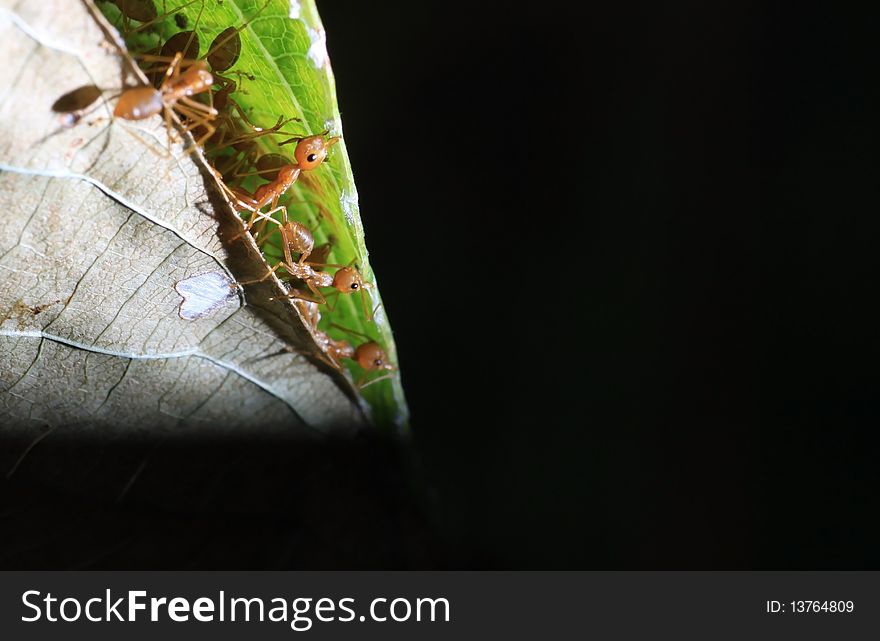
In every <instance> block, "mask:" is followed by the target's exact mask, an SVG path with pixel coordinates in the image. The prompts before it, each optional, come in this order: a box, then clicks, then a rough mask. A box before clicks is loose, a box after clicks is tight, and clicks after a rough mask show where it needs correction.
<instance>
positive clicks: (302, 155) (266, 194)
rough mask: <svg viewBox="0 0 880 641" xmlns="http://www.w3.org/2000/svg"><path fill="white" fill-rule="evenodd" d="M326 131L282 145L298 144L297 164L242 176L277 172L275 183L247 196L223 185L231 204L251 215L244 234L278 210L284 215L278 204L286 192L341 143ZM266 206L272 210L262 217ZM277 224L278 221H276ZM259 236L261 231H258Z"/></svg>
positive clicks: (296, 149)
mask: <svg viewBox="0 0 880 641" xmlns="http://www.w3.org/2000/svg"><path fill="white" fill-rule="evenodd" d="M327 133H329V132H326V131H325V132H324V133H321V134H317V135H315V136H306V137H302V138H291V139H289V140H285V141H284V142H283V143H279V144H287V143H290V142H293V141H294V140H296V141H298V142H297V145H296V148H295V149H294V152H293V155H294V158H296V161H297V162H296V163H291V164H287V165H283V166H281V167H280V168H271V169H268V170H257V171H256V172H251V173H248V174H240V175H241V176H248V175H256V174H260V173H264V172H265V173H268V172H273V173H274V172H276V171H277V176H276V177H275V179H274V180H272V181H270V182H268V183H266V184H264V185H260V186H259V187H257V189H256V191H254V193H253V194H250V193H248V192H247V191H245V190H244V189H241V188H239V187H228V186H227V185H225V184H224V183H222V181H221V184H222V185H223V187H224V190H225V191H226V193H227V195H228V196H229V197H230V200H231V201H232V204H233V205H234V206H236V207H238V208H239V211H249V212H251V214H253V215H252V216H250V217H249V220H248V221H247V224H246V225H245V231H250V230H251V228H252V227H253V226H254V224H255V223H256V222H257V220H266V221H268V220H272V218H271V215H272V214H274V213H275V212H278V211H283V212H285V215H286V211H287V210H286V208H285V207H283V206H279V205H278V201H279V199H280V198H281V196H283V195H284V194H285V192H287V190H288V189H290V187H291V186H292V185H293V183H295V182H296V181H297V179H298V178H299V176H300V174H301V173H302V172H303V171H312V170H314V169H316V168H317V167H318V166H319V165H320V164H321V163H323V162H324V161H325V160H326V159H327V153H328V151H329V149H330V147H332V146H333V145H334V144H336V143H337V142H338V141H339V137H338V136H334V137H332V138H327V137H326V136H327ZM266 205H270V208H271V211H269V212H268V213H265V214H263V213H262V212H261V210H262V209H263V207H265V206H266ZM275 222H277V221H275ZM258 233H259V232H258Z"/></svg>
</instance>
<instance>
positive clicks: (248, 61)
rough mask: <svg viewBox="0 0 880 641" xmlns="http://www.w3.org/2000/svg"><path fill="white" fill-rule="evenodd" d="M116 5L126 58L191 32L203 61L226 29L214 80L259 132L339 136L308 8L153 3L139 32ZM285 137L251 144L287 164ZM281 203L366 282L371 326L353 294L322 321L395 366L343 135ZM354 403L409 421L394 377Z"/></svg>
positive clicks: (315, 18) (281, 2)
mask: <svg viewBox="0 0 880 641" xmlns="http://www.w3.org/2000/svg"><path fill="white" fill-rule="evenodd" d="M129 1H131V0H129ZM117 4H119V3H112V2H104V3H102V4H101V5H100V7H101V9H102V11H104V13H105V15H106V16H107V17H108V19H110V21H111V22H112V23H113V24H114V25H115V26H116V27H117V28H118V29H119V31H120V33H121V34H122V36H123V38H124V39H125V41H126V43H127V45H128V47H129V49H130V50H131V51H132V52H134V53H145V52H150V51H153V52H155V51H158V50H159V49H160V48H161V46H162V44H164V43H165V42H166V41H167V40H168V39H169V38H171V37H172V36H174V35H175V34H177V33H179V32H181V31H190V30H193V31H195V32H196V34H197V36H198V40H199V51H200V56H205V55H206V54H207V53H208V51H209V49H210V48H211V44H212V42H213V41H214V39H215V38H216V37H217V36H218V35H219V34H220V33H221V32H223V31H224V30H226V29H228V28H230V27H235V28H240V27H243V28H242V29H241V31H240V32H239V37H240V40H241V54H240V57H239V58H238V60H237V62H236V63H235V64H234V65H233V66H232V68H231V69H230V70H229V71H226V72H223V73H222V74H221V75H224V76H227V77H232V78H233V79H234V80H235V81H236V82H237V83H238V91H236V92H235V93H233V94H232V97H233V98H234V100H235V101H236V102H238V104H240V105H241V106H242V107H243V109H244V111H245V112H246V113H247V115H248V118H249V119H250V120H251V121H252V122H254V123H255V124H257V125H259V126H261V127H265V128H268V127H271V126H272V125H274V124H275V123H276V122H277V121H278V118H279V116H284V117H295V118H299V119H300V122H291V123H289V124H288V125H286V126H285V127H284V131H287V132H291V133H296V134H304V135H310V134H316V133H321V132H323V131H325V130H330V133H331V134H332V135H339V136H342V135H343V131H342V120H341V117H340V114H339V107H338V105H337V102H336V89H335V83H334V79H333V73H332V70H331V67H330V62H329V59H328V57H327V49H326V35H325V31H324V27H323V25H322V24H321V20H320V17H319V15H318V11H317V8H316V7H315V3H314V0H301V1H297V0H223V1H222V2H220V1H219V0H157V1H156V2H155V5H156V8H157V13H158V14H159V16H158V17H157V19H155V20H154V21H151V22H148V23H147V24H143V23H140V22H137V21H134V20H131V19H129V18H126V17H125V16H123V15H121V14H120V11H119V9H118V7H117ZM227 42H228V41H227ZM236 72H237V73H236ZM239 74H245V75H244V76H242V75H239ZM248 76H250V77H252V79H250V77H248ZM288 137H289V136H264V137H261V138H259V139H258V140H259V145H260V147H261V149H262V151H264V152H265V153H282V154H285V155H290V154H292V151H293V150H292V147H293V145H289V146H284V147H279V145H278V143H279V142H281V141H283V140H284V139H285V138H288ZM206 152H207V154H208V156H209V158H210V157H211V156H212V155H215V154H217V153H222V150H218V149H212V147H211V142H210V141H209V142H208V144H207V145H206ZM250 184H251V185H254V184H255V183H250ZM251 188H252V187H251ZM281 204H284V205H287V206H288V208H289V211H290V213H291V216H292V217H293V218H294V219H296V220H299V221H301V222H304V223H306V224H307V225H308V226H309V227H310V228H312V230H313V232H314V236H315V242H316V246H318V245H320V244H322V243H324V242H327V241H328V240H331V239H332V252H331V254H330V257H329V260H328V262H331V263H338V264H348V263H349V262H351V261H354V262H355V264H356V265H357V267H358V269H359V270H360V271H361V274H362V275H363V276H364V278H365V280H367V281H368V282H370V283H372V284H373V285H374V288H373V289H372V291H371V292H370V294H371V298H372V301H371V302H370V305H369V307H370V308H376V307H378V309H377V311H376V313H375V318H374V322H371V321H368V320H367V318H366V316H365V313H364V309H363V307H364V306H363V305H362V300H361V297H360V296H359V295H340V296H337V297H336V298H337V300H336V303H335V307H334V308H333V310H332V311H325V310H322V316H323V317H324V322H325V323H326V322H327V320H330V321H332V323H333V324H335V325H339V326H342V327H346V328H349V329H350V330H354V331H356V332H360V333H363V334H367V335H369V336H370V337H371V338H374V339H377V340H378V341H379V342H380V344H381V345H382V346H383V347H384V348H385V349H386V352H387V353H388V356H389V360H390V361H391V362H392V363H397V356H396V350H395V346H394V340H393V337H392V333H391V326H390V324H389V322H388V318H387V315H386V314H385V312H384V308H383V307H382V306H381V298H380V296H379V290H378V287H376V277H375V274H374V273H373V271H372V269H371V268H370V264H369V259H368V252H367V248H366V245H365V243H364V230H363V225H362V223H361V219H360V211H359V208H358V196H357V190H356V188H355V183H354V178H353V175H352V169H351V165H350V163H349V159H348V154H347V152H346V147H345V141H344V136H343V139H342V141H341V142H340V143H339V144H337V145H335V146H334V147H333V150H332V152H331V154H330V157H329V159H328V162H326V163H324V166H322V167H320V168H318V169H317V170H316V171H313V172H309V173H308V174H306V173H303V175H302V177H301V178H300V179H299V180H298V181H297V183H296V184H295V185H294V187H293V188H292V189H291V190H289V192H288V193H287V194H286V196H285V197H284V198H283V199H282V200H281ZM316 222H317V228H316ZM275 236H277V234H275ZM265 254H266V257H267V260H268V261H269V262H270V264H271V263H277V262H278V260H279V259H280V257H281V250H280V247H279V244H278V238H276V237H273V238H271V239H270V241H269V243H268V245H267V246H266V247H265ZM322 327H323V328H325V330H326V331H327V332H328V333H330V334H331V335H333V336H334V337H336V338H346V339H349V340H350V339H351V336H350V335H347V334H346V333H344V332H341V331H340V330H338V329H336V328H333V327H330V326H329V325H322ZM355 342H359V341H355ZM351 372H352V375H353V376H354V377H355V379H358V378H359V377H360V376H361V375H362V371H361V370H360V368H359V367H357V366H356V365H354V364H352V365H351ZM363 396H364V398H365V400H366V401H367V403H368V404H369V406H370V407H371V409H372V419H373V421H374V422H375V423H376V424H378V425H385V426H397V427H398V428H399V429H403V428H404V427H405V426H406V424H407V420H408V412H407V407H406V401H405V399H404V395H403V389H402V387H401V383H400V376H399V375H395V376H393V377H391V378H389V379H388V380H386V381H382V382H378V383H376V384H375V385H370V386H368V387H366V388H365V389H364V390H363Z"/></svg>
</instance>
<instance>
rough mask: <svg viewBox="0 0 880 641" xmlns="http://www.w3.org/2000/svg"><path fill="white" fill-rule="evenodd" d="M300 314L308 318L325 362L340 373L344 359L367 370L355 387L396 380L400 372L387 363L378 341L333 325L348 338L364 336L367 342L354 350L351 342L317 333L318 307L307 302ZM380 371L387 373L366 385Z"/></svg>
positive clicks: (301, 308) (360, 387)
mask: <svg viewBox="0 0 880 641" xmlns="http://www.w3.org/2000/svg"><path fill="white" fill-rule="evenodd" d="M300 310H301V311H302V312H303V314H304V315H305V316H306V317H307V318H308V321H309V324H310V326H311V330H312V334H313V335H314V336H315V341H316V342H317V344H318V346H319V347H320V348H321V350H322V352H323V353H324V355H325V356H326V359H325V360H326V361H327V363H328V364H329V365H331V366H332V367H334V368H335V369H337V370H341V369H342V359H344V358H347V359H349V360H353V361H355V362H356V363H357V364H358V365H359V366H360V367H361V369H363V370H364V372H363V375H362V376H361V377H360V378H359V379H358V380H357V381H356V382H355V386H356V387H357V388H358V389H364V388H365V387H367V386H369V385H372V384H373V383H378V382H379V381H384V380H385V379H387V378H390V377H391V376H393V375H394V372H396V371H397V368H396V367H394V366H393V365H391V363H389V362H388V356H387V355H386V354H385V350H384V349H382V347H381V346H380V345H379V344H378V343H377V342H376V341H374V340H372V339H371V338H370V337H369V336H367V335H366V334H362V333H360V332H355V331H353V330H350V329H347V328H345V327H342V326H341V325H337V324H335V323H332V326H333V327H336V328H337V329H341V330H342V331H344V332H347V333H348V334H352V335H355V336H361V337H363V338H366V339H367V341H366V342H364V343H361V344H360V345H358V346H357V347H356V348H355V347H354V346H352V344H351V343H349V342H348V341H346V340H344V339H340V340H336V339H333V338H331V337H330V336H329V335H328V334H327V333H326V332H323V331H321V330H319V329H318V321H319V320H320V313H319V312H318V309H317V305H315V304H314V303H308V302H304V304H303V305H301V306H300ZM381 371H385V372H388V373H387V374H385V375H383V376H379V377H377V378H374V379H373V380H371V381H367V377H368V376H369V375H370V373H372V372H381Z"/></svg>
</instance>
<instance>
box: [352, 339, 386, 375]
mask: <svg viewBox="0 0 880 641" xmlns="http://www.w3.org/2000/svg"><path fill="white" fill-rule="evenodd" d="M354 359H355V360H356V361H357V362H358V365H360V366H361V367H363V368H364V369H365V370H367V371H368V372H374V371H378V370H383V369H384V370H389V371H393V370H394V366H393V365H391V364H390V363H388V357H387V356H386V355H385V350H384V349H382V348H381V347H379V344H378V343H377V342H375V341H370V342H369V343H363V344H362V345H359V346H358V348H357V349H356V350H355V352H354Z"/></svg>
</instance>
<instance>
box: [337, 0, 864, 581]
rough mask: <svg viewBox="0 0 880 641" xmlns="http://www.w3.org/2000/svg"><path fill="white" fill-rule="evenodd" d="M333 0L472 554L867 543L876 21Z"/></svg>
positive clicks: (413, 347)
mask: <svg viewBox="0 0 880 641" xmlns="http://www.w3.org/2000/svg"><path fill="white" fill-rule="evenodd" d="M320 10H321V13H322V17H323V19H324V22H325V26H326V27H327V31H328V47H329V51H330V55H331V59H332V61H333V65H334V71H335V74H336V80H337V85H338V91H339V99H340V103H341V108H342V110H343V118H344V125H345V133H346V140H347V143H348V149H349V152H350V154H351V158H352V164H353V167H354V171H355V177H356V180H357V182H358V188H359V192H360V196H361V205H362V212H363V217H364V224H365V227H366V230H367V243H368V246H369V248H370V251H371V260H372V262H373V265H374V268H375V269H376V272H377V274H378V276H379V280H380V284H381V289H382V293H383V298H384V299H385V301H386V305H387V308H388V311H389V315H390V318H391V320H392V323H393V326H394V328H395V332H396V339H397V344H398V348H399V351H400V360H401V365H402V371H403V373H404V383H405V388H406V392H407V395H408V398H409V401H410V404H411V409H412V415H413V434H414V438H415V442H416V445H417V449H418V452H419V456H420V460H421V463H422V467H423V471H424V474H425V476H426V477H427V479H428V480H429V483H430V484H431V487H432V488H433V489H434V493H435V500H436V506H437V509H438V510H439V511H438V515H439V516H438V522H439V526H440V528H441V530H442V531H443V532H444V534H445V536H447V537H449V539H450V540H452V541H453V542H454V548H453V549H454V552H453V554H452V556H453V559H454V560H453V561H452V565H454V566H456V567H461V566H476V567H485V566H491V567H502V568H509V567H516V568H522V567H557V568H574V567H580V568H597V567H603V568H604V567H609V568H634V567H640V568H782V567H786V568H789V567H790V568H807V567H810V568H868V567H874V568H876V567H877V566H878V552H877V547H876V545H875V542H876V540H877V539H878V534H880V531H878V528H877V523H876V521H875V514H876V511H877V500H876V497H877V480H878V479H877V476H878V474H877V468H878V464H877V457H876V450H874V449H873V448H872V447H871V446H870V440H869V437H870V434H871V432H872V431H873V430H875V429H876V426H877V399H876V390H877V382H878V380H877V379H878V377H877V369H878V358H877V356H878V350H877V338H876V334H877V330H876V328H877V314H876V304H875V302H874V301H875V298H876V279H875V275H876V274H877V265H876V262H877V261H876V258H875V256H876V252H875V245H876V242H877V238H878V232H880V226H878V222H877V220H878V218H877V216H878V208H877V202H878V198H877V197H878V185H880V181H878V171H877V169H878V167H877V165H878V161H877V148H878V127H877V124H876V123H877V117H878V115H880V104H878V97H880V90H878V86H880V83H878V82H877V69H878V66H877V63H878V56H877V38H876V34H877V33H880V20H878V16H877V15H876V14H875V13H871V14H860V13H858V12H856V11H855V10H854V9H853V8H852V7H851V6H850V7H848V8H847V9H846V10H844V9H842V8H841V9H839V10H834V9H832V8H831V5H828V4H820V3H797V4H794V3H792V4H791V5H784V4H777V3H768V2H763V3H762V2H743V1H740V0H737V1H736V2H712V3H705V2H696V1H694V2H673V3H656V2H641V3H633V2H615V3H607V2H601V3H599V2H585V3H562V2H542V3H536V4H533V5H525V4H523V5H519V4H510V3H461V4H458V5H450V3H448V2H409V1H399V2H390V1H383V2H369V3H368V2H361V1H359V0H349V1H342V0H325V1H324V2H322V3H320Z"/></svg>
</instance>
